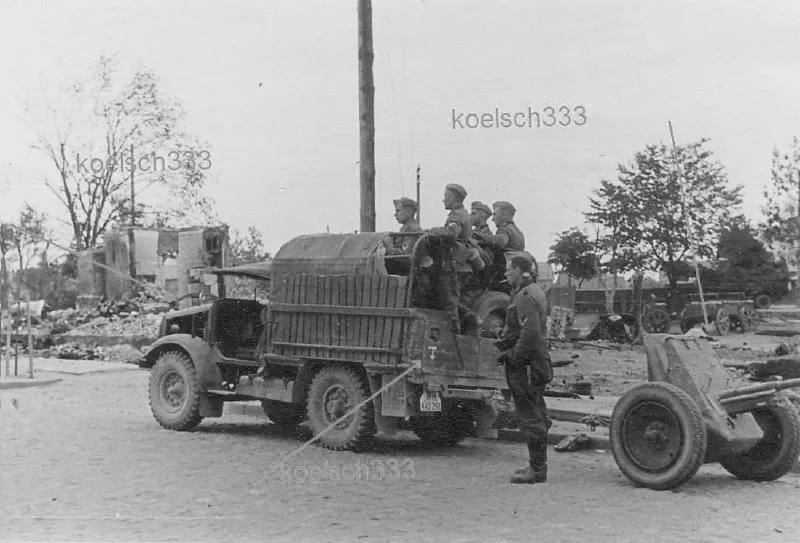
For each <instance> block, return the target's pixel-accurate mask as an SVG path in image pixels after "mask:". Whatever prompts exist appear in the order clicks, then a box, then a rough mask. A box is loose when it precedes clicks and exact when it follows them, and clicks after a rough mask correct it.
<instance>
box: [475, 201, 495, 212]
mask: <svg viewBox="0 0 800 543" xmlns="http://www.w3.org/2000/svg"><path fill="white" fill-rule="evenodd" d="M472 211H483V212H484V213H486V214H487V215H491V214H492V210H491V209H489V206H487V205H486V204H484V203H483V202H477V201H476V202H472Z"/></svg>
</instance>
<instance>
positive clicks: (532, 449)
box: [511, 441, 547, 484]
mask: <svg viewBox="0 0 800 543" xmlns="http://www.w3.org/2000/svg"><path fill="white" fill-rule="evenodd" d="M528 455H529V457H530V465H529V466H528V467H527V468H525V469H523V470H521V471H518V472H517V473H515V474H514V476H513V477H511V482H512V483H515V484H535V483H544V482H545V481H547V441H541V442H529V443H528Z"/></svg>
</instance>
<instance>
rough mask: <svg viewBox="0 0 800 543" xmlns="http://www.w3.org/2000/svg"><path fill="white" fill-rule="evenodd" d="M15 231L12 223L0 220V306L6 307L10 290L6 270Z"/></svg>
mask: <svg viewBox="0 0 800 543" xmlns="http://www.w3.org/2000/svg"><path fill="white" fill-rule="evenodd" d="M16 236H17V232H16V228H15V227H14V224H12V223H8V222H2V221H0V274H2V284H0V306H1V307H2V309H6V308H8V294H9V292H10V291H11V278H10V274H9V272H8V256H7V255H9V254H10V253H11V251H12V250H13V248H14V240H15V239H16Z"/></svg>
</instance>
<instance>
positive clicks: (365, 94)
mask: <svg viewBox="0 0 800 543" xmlns="http://www.w3.org/2000/svg"><path fill="white" fill-rule="evenodd" d="M374 59H375V54H374V52H373V50H372V0H358V120H359V148H360V159H361V160H360V162H359V174H360V180H361V183H360V187H361V231H362V232H374V231H375V81H374V79H373V74H372V63H373V60H374Z"/></svg>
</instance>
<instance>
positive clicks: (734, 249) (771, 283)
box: [700, 216, 789, 298]
mask: <svg viewBox="0 0 800 543" xmlns="http://www.w3.org/2000/svg"><path fill="white" fill-rule="evenodd" d="M717 259H718V260H717V263H716V265H715V266H713V267H712V268H711V269H705V268H704V269H702V270H701V274H700V275H701V279H702V281H703V285H707V286H709V287H711V288H713V289H717V290H721V291H742V292H745V293H746V294H747V295H749V296H755V295H758V294H769V295H770V296H772V297H774V298H779V297H781V296H783V295H785V294H786V292H787V285H788V278H789V274H788V271H787V268H786V263H785V262H784V261H776V260H775V258H774V256H773V255H772V253H771V252H770V251H769V250H768V249H767V247H766V246H765V245H764V243H762V242H761V241H760V240H759V239H758V238H757V237H756V233H755V232H754V231H753V229H752V227H751V226H750V224H749V223H748V221H747V220H746V219H745V218H744V217H741V216H739V217H734V218H733V219H732V221H731V224H730V225H728V226H727V227H726V229H725V230H724V231H723V232H722V234H721V236H720V240H719V245H718V247H717Z"/></svg>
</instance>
